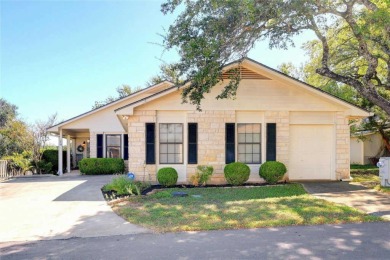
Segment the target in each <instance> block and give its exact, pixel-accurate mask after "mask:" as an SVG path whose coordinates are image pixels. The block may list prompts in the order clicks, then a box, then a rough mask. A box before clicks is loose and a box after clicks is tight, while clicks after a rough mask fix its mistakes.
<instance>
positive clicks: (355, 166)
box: [351, 164, 378, 170]
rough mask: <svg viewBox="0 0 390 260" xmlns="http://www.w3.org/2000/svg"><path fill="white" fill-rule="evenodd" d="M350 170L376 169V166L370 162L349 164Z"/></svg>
mask: <svg viewBox="0 0 390 260" xmlns="http://www.w3.org/2000/svg"><path fill="white" fill-rule="evenodd" d="M351 170H378V167H376V165H372V164H351Z"/></svg>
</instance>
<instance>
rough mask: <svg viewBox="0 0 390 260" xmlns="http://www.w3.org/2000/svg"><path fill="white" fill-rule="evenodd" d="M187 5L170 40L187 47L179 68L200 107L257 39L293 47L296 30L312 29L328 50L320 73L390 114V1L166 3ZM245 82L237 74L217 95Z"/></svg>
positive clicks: (170, 7)
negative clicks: (229, 66) (389, 93)
mask: <svg viewBox="0 0 390 260" xmlns="http://www.w3.org/2000/svg"><path fill="white" fill-rule="evenodd" d="M179 6H181V7H184V8H183V11H182V12H181V14H180V15H179V16H178V17H177V19H176V21H175V22H174V23H173V24H172V25H171V26H170V27H169V30H168V33H167V35H166V36H165V38H164V44H165V46H166V48H168V49H170V48H176V49H177V50H178V51H179V54H180V56H181V58H180V61H179V63H178V64H177V66H176V67H177V69H178V70H179V71H180V74H179V76H185V77H186V78H187V81H188V82H189V84H188V87H186V88H184V90H183V92H182V95H183V100H184V101H185V102H190V103H192V104H195V105H196V106H197V107H198V109H200V104H201V100H202V99H203V98H204V94H205V93H208V92H209V91H210V89H211V88H212V87H213V86H214V85H216V84H217V83H218V82H220V81H221V73H222V68H223V67H224V65H226V64H227V63H228V62H231V61H232V60H236V59H241V58H243V57H245V56H246V55H247V54H248V52H249V50H251V49H252V48H253V46H254V45H255V43H256V42H257V41H259V40H263V39H269V42H270V48H282V49H287V48H288V47H289V46H291V45H294V42H293V40H292V39H293V37H294V36H296V35H299V34H300V33H302V32H304V31H307V30H310V31H312V32H314V34H315V35H316V36H317V38H318V40H319V41H318V43H319V44H318V46H317V47H318V48H320V50H321V51H320V55H319V59H320V63H319V64H318V67H316V68H315V71H316V73H318V74H320V75H322V76H324V77H327V78H329V79H332V80H334V81H336V82H338V83H343V84H346V85H349V86H351V87H353V88H354V89H356V90H357V91H358V92H359V93H360V94H361V95H362V96H363V97H365V98H366V99H367V100H368V101H370V102H372V103H373V104H375V105H377V106H378V107H380V108H381V109H382V110H383V111H385V113H386V114H387V115H390V100H389V99H388V97H386V96H384V95H383V91H382V90H390V12H389V8H390V1H389V0H371V1H369V0H332V1H330V0H293V1H284V0H269V1H249V0H213V1H209V0H193V1H190V0H187V1H183V0H168V1H167V2H166V3H164V4H163V5H162V7H161V9H162V12H163V13H164V14H167V13H172V12H173V11H175V10H176V9H177V8H178V7H179ZM329 29H332V30H329ZM334 40H340V41H341V42H342V44H341V45H339V46H335V45H334V44H332V41H334ZM382 68H383V69H382ZM239 81H240V79H239V77H238V76H236V77H233V78H232V79H231V80H230V81H229V82H228V84H227V85H226V87H225V89H224V90H223V92H222V93H221V94H220V95H218V96H217V98H228V97H231V96H234V95H235V93H236V90H237V87H238V84H239Z"/></svg>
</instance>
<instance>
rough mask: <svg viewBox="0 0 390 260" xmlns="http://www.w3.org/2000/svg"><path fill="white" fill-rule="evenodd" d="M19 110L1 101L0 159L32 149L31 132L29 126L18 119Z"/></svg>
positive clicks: (3, 100)
mask: <svg viewBox="0 0 390 260" xmlns="http://www.w3.org/2000/svg"><path fill="white" fill-rule="evenodd" d="M17 110H18V107H17V106H15V105H13V104H11V103H9V102H8V101H6V100H5V99H0V158H2V157H4V156H8V155H12V154H14V153H22V152H24V151H26V150H30V149H31V146H32V142H33V138H32V135H31V132H30V130H29V128H28V125H27V124H26V123H24V122H23V121H22V120H20V119H18V118H17V114H18V113H17Z"/></svg>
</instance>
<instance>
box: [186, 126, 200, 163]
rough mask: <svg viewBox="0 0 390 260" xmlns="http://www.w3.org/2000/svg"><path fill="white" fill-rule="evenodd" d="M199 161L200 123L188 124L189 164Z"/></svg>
mask: <svg viewBox="0 0 390 260" xmlns="http://www.w3.org/2000/svg"><path fill="white" fill-rule="evenodd" d="M197 163H198V124H197V123H189V124H188V164H197Z"/></svg>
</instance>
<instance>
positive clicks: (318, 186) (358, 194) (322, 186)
mask: <svg viewBox="0 0 390 260" xmlns="http://www.w3.org/2000/svg"><path fill="white" fill-rule="evenodd" d="M301 184H302V185H303V186H304V188H305V189H306V191H307V192H308V193H310V194H312V195H314V196H315V197H317V198H320V199H324V200H328V201H331V202H335V203H340V204H344V205H347V206H350V207H354V208H357V209H359V210H361V211H364V212H366V213H368V214H372V215H376V216H381V217H383V218H385V219H388V220H390V194H386V193H381V192H377V191H375V190H373V189H368V188H366V187H363V186H361V185H356V184H350V183H348V182H303V183H301Z"/></svg>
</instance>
